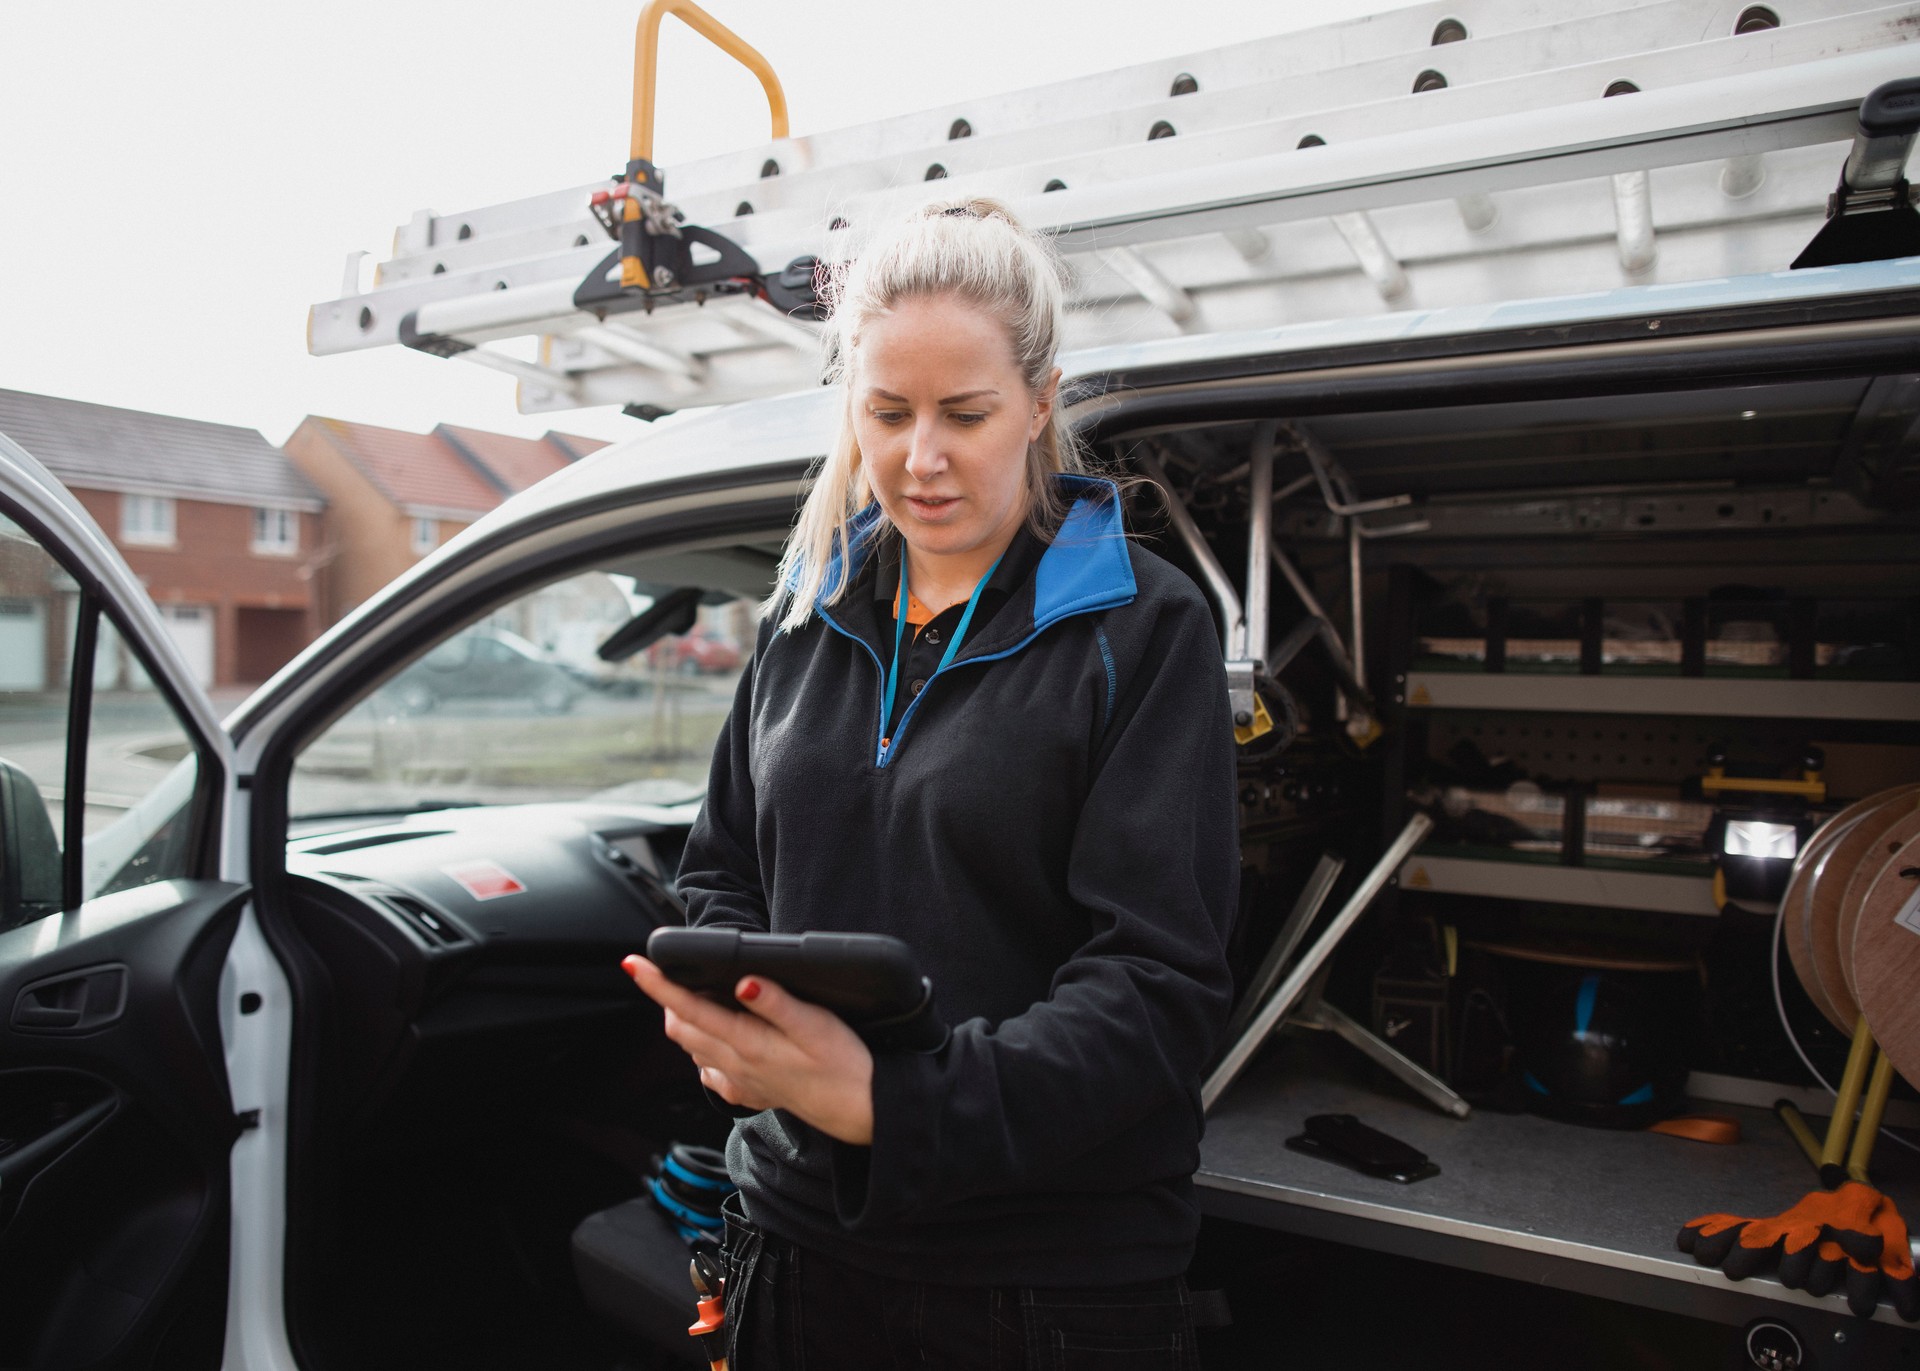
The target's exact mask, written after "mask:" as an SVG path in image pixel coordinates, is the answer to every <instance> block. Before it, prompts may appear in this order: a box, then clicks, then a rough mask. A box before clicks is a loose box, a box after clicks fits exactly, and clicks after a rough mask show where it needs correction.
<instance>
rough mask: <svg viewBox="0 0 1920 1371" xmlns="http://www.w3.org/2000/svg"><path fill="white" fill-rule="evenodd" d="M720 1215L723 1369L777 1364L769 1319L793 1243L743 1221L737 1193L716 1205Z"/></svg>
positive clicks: (783, 1281)
mask: <svg viewBox="0 0 1920 1371" xmlns="http://www.w3.org/2000/svg"><path fill="white" fill-rule="evenodd" d="M720 1215H721V1217H722V1218H723V1219H724V1220H725V1221H726V1238H725V1241H724V1242H723V1244H722V1246H721V1250H720V1257H721V1264H722V1266H723V1267H724V1268H725V1271H726V1281H727V1288H726V1299H725V1308H726V1314H727V1326H726V1333H725V1339H726V1352H727V1368H728V1371H755V1368H765V1367H768V1366H778V1365H780V1364H781V1363H782V1361H783V1360H784V1359H783V1358H781V1356H780V1355H779V1349H778V1348H777V1346H776V1342H775V1340H776V1339H777V1338H778V1336H779V1329H778V1326H777V1325H778V1323H779V1320H777V1319H774V1318H771V1317H769V1316H770V1315H772V1314H773V1312H774V1307H775V1301H776V1300H778V1299H779V1298H780V1297H781V1295H782V1294H783V1293H787V1292H786V1290H785V1287H787V1286H788V1285H789V1284H790V1282H789V1281H788V1280H787V1279H785V1277H786V1274H787V1272H788V1270H789V1269H790V1268H791V1267H792V1265H793V1263H792V1260H791V1259H792V1255H793V1244H791V1243H789V1242H788V1241H787V1240H786V1239H785V1238H782V1237H779V1236H777V1235H775V1234H772V1233H768V1232H767V1231H766V1230H765V1229H763V1228H761V1227H760V1226H759V1225H758V1224H755V1223H754V1222H752V1221H751V1220H750V1219H748V1218H747V1211H746V1206H745V1205H744V1204H743V1203H742V1202H741V1199H740V1192H739V1191H737V1190H736V1191H734V1192H733V1193H732V1194H731V1195H728V1196H727V1198H726V1200H725V1201H724V1202H723V1203H722V1204H721V1206H720ZM763 1325H765V1326H763Z"/></svg>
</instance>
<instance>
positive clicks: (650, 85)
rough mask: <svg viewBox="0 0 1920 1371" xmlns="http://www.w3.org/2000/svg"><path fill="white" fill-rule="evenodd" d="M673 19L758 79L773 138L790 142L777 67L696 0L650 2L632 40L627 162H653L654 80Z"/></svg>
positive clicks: (784, 103)
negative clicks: (664, 29)
mask: <svg viewBox="0 0 1920 1371" xmlns="http://www.w3.org/2000/svg"><path fill="white" fill-rule="evenodd" d="M669 14H671V15H673V16H674V17H676V18H677V19H679V20H680V21H681V22H682V23H684V24H685V25H686V26H687V27H688V28H690V29H692V30H693V31H694V32H695V33H697V34H699V35H700V36H701V37H702V38H705V39H706V40H707V41H708V42H710V43H712V44H713V45H714V46H715V47H716V48H719V49H720V51H722V52H724V53H726V54H727V56H729V57H731V58H733V59H734V60H735V61H736V62H738V63H740V65H741V66H743V67H745V68H746V69H747V70H748V71H750V72H752V73H753V74H754V75H755V76H757V77H759V78H760V85H761V88H762V89H763V90H765V91H766V93H767V109H768V112H769V113H770V114H771V115H772V117H773V136H774V137H775V138H785V137H786V136H787V93H786V92H785V91H784V90H782V89H781V88H780V78H779V77H777V76H775V75H774V74H773V67H772V65H771V64H770V63H769V62H768V61H767V59H766V58H764V57H762V56H761V55H760V54H759V53H758V52H756V51H755V50H754V49H753V47H752V46H751V45H750V44H748V43H747V41H746V40H745V39H743V38H741V37H740V35H739V34H737V33H735V32H734V31H733V30H732V29H730V28H728V27H727V26H726V25H725V24H722V23H721V22H720V21H719V20H718V19H715V18H714V17H713V16H712V15H711V14H708V13H707V12H706V11H705V10H703V9H701V8H700V7H699V6H698V5H696V4H694V3H693V0H648V3H647V7H646V8H645V9H643V10H641V11H640V24H639V27H638V29H637V30H636V31H635V33H634V36H633V141H632V143H631V144H630V151H629V153H628V158H629V160H632V161H642V160H644V161H648V162H651V161H652V160H653V103H654V102H653V92H654V75H655V72H656V69H657V68H658V66H659V56H660V23H661V21H662V20H664V19H665V18H666V17H667V16H668V15H669Z"/></svg>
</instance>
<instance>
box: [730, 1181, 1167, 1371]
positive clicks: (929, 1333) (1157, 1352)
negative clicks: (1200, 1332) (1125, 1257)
mask: <svg viewBox="0 0 1920 1371" xmlns="http://www.w3.org/2000/svg"><path fill="white" fill-rule="evenodd" d="M737 1204H738V1201H737V1200H731V1201H729V1208H735V1207H737ZM726 1264H727V1294H726V1310H727V1332H726V1336H727V1341H728V1344H729V1346H730V1354H729V1362H728V1366H729V1371H842V1368H844V1371H894V1368H900V1369H901V1371H905V1368H908V1367H912V1368H915V1371H925V1368H951V1371H1199V1366H1200V1355H1199V1351H1198V1345H1197V1342H1196V1340H1195V1336H1194V1329H1193V1309H1192V1304H1191V1300H1190V1298H1189V1296H1188V1292H1187V1285H1186V1282H1185V1281H1184V1280H1182V1279H1179V1278H1177V1277H1176V1278H1175V1279H1173V1280H1170V1281H1156V1282H1152V1283H1149V1284H1145V1285H1123V1286H1098V1287H1091V1288H1084V1289H1046V1288H1040V1287H1025V1286H995V1287H972V1286H952V1285H930V1284H927V1283H926V1282H923V1281H916V1280H913V1279H911V1278H910V1277H906V1278H903V1277H897V1276H873V1275H869V1274H867V1273H866V1272H864V1271H856V1270H854V1269H853V1268H852V1267H849V1266H846V1265H844V1264H843V1263H840V1262H837V1261H835V1260H833V1259H832V1258H831V1257H828V1256H826V1255H825V1254H823V1253H820V1252H815V1251H810V1250H808V1249H805V1248H801V1247H797V1246H795V1245H794V1244H792V1243H789V1242H787V1241H785V1240H784V1239H781V1238H779V1237H776V1236H774V1235H773V1234H770V1233H765V1232H762V1231H761V1230H759V1229H757V1228H754V1227H752V1226H751V1225H749V1224H746V1223H745V1222H744V1221H742V1220H741V1219H740V1218H739V1216H738V1214H737V1212H736V1213H729V1215H728V1218H727V1252H726Z"/></svg>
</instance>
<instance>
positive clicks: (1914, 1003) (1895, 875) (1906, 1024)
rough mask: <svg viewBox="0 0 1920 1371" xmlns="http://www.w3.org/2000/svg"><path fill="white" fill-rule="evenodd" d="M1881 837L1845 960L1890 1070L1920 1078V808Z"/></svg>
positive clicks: (1910, 1080)
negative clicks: (1891, 1068)
mask: <svg viewBox="0 0 1920 1371" xmlns="http://www.w3.org/2000/svg"><path fill="white" fill-rule="evenodd" d="M1896 834H1897V835H1898V836H1896ZM1883 837H1884V841H1883V842H1882V843H1881V844H1880V845H1879V846H1877V847H1876V848H1875V849H1874V852H1875V855H1876V857H1877V859H1878V860H1877V861H1876V862H1875V870H1874V875H1873V878H1872V880H1870V881H1868V882H1866V883H1865V885H1864V887H1863V890H1862V894H1861V899H1860V902H1859V905H1858V907H1857V913H1856V915H1855V919H1854V923H1853V950H1852V954H1851V956H1850V958H1849V964H1850V967H1851V970H1852V973H1853V979H1854V983H1855V985H1856V986H1857V987H1858V996H1859V1002H1860V1007H1861V1012H1862V1013H1864V1014H1865V1015H1866V1020H1867V1027H1868V1029H1869V1030H1870V1031H1871V1032H1872V1033H1873V1037H1874V1040H1875V1041H1876V1042H1878V1043H1879V1044H1880V1050H1881V1051H1882V1052H1884V1053H1885V1054H1886V1056H1887V1060H1888V1061H1890V1062H1892V1063H1893V1068H1894V1070H1896V1071H1898V1072H1899V1073H1900V1074H1901V1075H1902V1076H1904V1077H1906V1079H1907V1080H1908V1081H1909V1082H1920V813H1914V814H1910V815H1908V816H1907V818H1905V819H1904V820H1903V821H1902V822H1901V823H1900V824H1899V825H1898V826H1897V828H1894V829H1889V830H1887V831H1886V832H1885V834H1884V835H1883Z"/></svg>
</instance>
